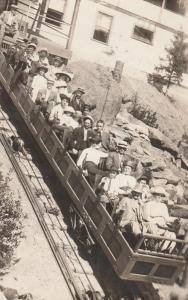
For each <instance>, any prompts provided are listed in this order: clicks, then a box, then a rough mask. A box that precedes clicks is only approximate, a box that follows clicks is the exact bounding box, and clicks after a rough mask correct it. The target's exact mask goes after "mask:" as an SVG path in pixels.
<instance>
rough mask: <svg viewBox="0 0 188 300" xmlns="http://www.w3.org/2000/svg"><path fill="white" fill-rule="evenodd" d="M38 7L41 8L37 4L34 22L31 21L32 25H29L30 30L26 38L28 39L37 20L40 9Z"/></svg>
mask: <svg viewBox="0 0 188 300" xmlns="http://www.w3.org/2000/svg"><path fill="white" fill-rule="evenodd" d="M40 6H41V4H40V3H39V7H38V9H37V12H36V15H35V18H34V20H33V23H32V25H31V28H30V30H29V34H28V38H30V36H31V34H32V31H33V28H34V26H35V23H36V21H37V18H38V16H39V14H40V11H41V7H40Z"/></svg>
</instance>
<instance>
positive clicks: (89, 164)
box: [77, 137, 108, 188]
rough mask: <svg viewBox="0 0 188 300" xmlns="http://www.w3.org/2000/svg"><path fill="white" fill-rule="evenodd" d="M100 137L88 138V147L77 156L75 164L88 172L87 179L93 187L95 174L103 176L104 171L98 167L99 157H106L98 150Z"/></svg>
mask: <svg viewBox="0 0 188 300" xmlns="http://www.w3.org/2000/svg"><path fill="white" fill-rule="evenodd" d="M100 147H101V139H99V138H98V137H92V138H90V139H89V147H88V148H86V149H84V150H83V151H82V153H81V155H80V157H79V158H78V161H77V166H78V167H79V168H81V169H83V170H87V172H88V181H89V183H90V185H91V187H93V188H95V179H96V175H102V176H105V175H106V172H105V171H101V170H99V168H98V165H99V161H100V158H101V157H107V156H108V154H107V153H104V152H102V151H100V150H99V149H100Z"/></svg>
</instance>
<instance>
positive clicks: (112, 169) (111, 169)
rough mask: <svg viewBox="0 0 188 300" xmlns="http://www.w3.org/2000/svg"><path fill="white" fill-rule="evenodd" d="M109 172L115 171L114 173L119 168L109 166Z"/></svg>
mask: <svg viewBox="0 0 188 300" xmlns="http://www.w3.org/2000/svg"><path fill="white" fill-rule="evenodd" d="M111 172H116V173H118V172H119V170H118V169H117V168H116V167H115V166H112V167H111V168H110V170H109V173H111Z"/></svg>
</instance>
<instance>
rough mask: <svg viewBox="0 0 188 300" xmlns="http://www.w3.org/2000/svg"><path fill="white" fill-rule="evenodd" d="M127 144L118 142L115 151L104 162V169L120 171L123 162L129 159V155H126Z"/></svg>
mask: <svg viewBox="0 0 188 300" xmlns="http://www.w3.org/2000/svg"><path fill="white" fill-rule="evenodd" d="M127 147H128V143H127V142H125V141H121V142H118V144H117V146H116V151H113V152H110V153H109V156H108V158H107V160H106V168H107V170H110V169H111V168H112V166H113V167H115V168H117V169H118V170H119V172H120V171H121V169H122V166H123V162H124V161H125V160H128V159H130V155H128V154H126V151H127Z"/></svg>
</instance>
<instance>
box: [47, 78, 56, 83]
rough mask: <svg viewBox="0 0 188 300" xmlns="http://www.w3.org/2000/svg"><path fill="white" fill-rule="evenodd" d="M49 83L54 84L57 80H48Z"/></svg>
mask: <svg viewBox="0 0 188 300" xmlns="http://www.w3.org/2000/svg"><path fill="white" fill-rule="evenodd" d="M47 83H51V84H54V83H55V80H54V79H52V78H47Z"/></svg>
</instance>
